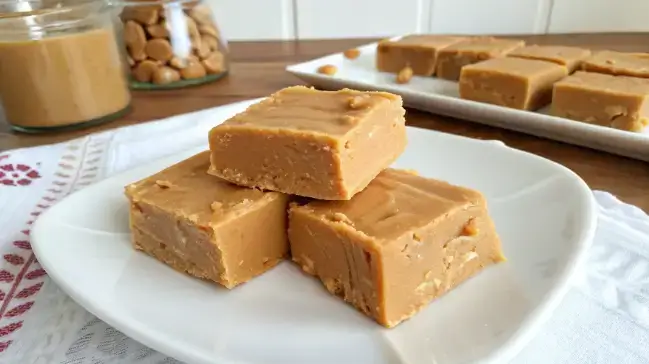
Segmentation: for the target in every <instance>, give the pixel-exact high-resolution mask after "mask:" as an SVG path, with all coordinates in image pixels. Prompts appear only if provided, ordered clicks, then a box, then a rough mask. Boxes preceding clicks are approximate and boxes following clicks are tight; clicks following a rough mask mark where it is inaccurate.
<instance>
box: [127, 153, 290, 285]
mask: <svg viewBox="0 0 649 364" xmlns="http://www.w3.org/2000/svg"><path fill="white" fill-rule="evenodd" d="M208 166H209V152H208V151H205V152H202V153H200V154H197V155H195V156H193V157H191V158H189V159H186V160H184V161H182V162H179V163H177V164H175V165H173V166H171V167H169V168H167V169H164V170H162V171H160V172H158V173H156V174H154V175H152V176H150V177H148V178H145V179H143V180H140V181H138V182H135V183H133V184H130V185H128V186H126V188H125V190H126V191H125V192H126V195H127V197H128V199H129V200H130V225H131V232H132V243H133V245H134V247H135V248H136V249H138V250H141V251H143V252H145V253H147V254H149V255H151V256H153V257H154V258H156V259H158V260H160V261H162V262H163V263H165V264H167V265H169V266H171V267H172V268H174V269H175V270H178V271H181V272H186V273H189V274H190V275H192V276H196V277H199V278H204V279H207V280H211V281H214V282H217V283H220V284H221V285H223V286H225V287H226V288H233V287H235V286H236V285H238V284H240V283H243V282H246V281H248V280H250V279H251V278H253V277H255V276H257V275H259V274H261V273H264V272H265V271H267V270H269V269H271V268H272V267H274V266H275V265H276V264H277V263H279V262H280V261H281V260H282V259H283V258H284V257H286V256H287V255H288V241H287V236H286V208H287V203H288V197H287V196H286V195H284V194H281V193H278V192H262V191H259V190H255V189H248V188H242V187H238V186H235V185H232V184H230V183H227V182H225V181H221V180H219V179H218V178H215V177H213V176H210V175H208V174H207V172H206V171H207V168H208Z"/></svg>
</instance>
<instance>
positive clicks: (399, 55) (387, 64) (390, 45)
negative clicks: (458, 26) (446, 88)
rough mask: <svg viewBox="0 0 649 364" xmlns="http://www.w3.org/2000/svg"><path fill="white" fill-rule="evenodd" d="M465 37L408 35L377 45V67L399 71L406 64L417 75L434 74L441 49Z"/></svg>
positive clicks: (394, 71) (385, 70) (380, 69)
mask: <svg viewBox="0 0 649 364" xmlns="http://www.w3.org/2000/svg"><path fill="white" fill-rule="evenodd" d="M463 39H465V38H461V37H449V36H441V35H408V36H405V37H403V38H401V39H398V40H396V41H382V42H379V44H378V45H377V52H376V68H377V69H378V70H379V71H381V72H392V73H398V72H399V71H401V70H402V69H404V68H405V67H406V66H409V67H410V68H412V72H413V74H415V75H420V76H432V75H433V74H434V73H435V66H436V65H437V53H438V52H439V50H440V49H442V48H445V47H448V46H449V45H451V44H454V43H457V42H460V41H462V40H463Z"/></svg>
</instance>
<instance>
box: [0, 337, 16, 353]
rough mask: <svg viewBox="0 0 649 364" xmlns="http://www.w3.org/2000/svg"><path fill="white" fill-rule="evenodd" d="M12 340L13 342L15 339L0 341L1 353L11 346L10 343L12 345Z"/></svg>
mask: <svg viewBox="0 0 649 364" xmlns="http://www.w3.org/2000/svg"><path fill="white" fill-rule="evenodd" d="M12 342H13V341H11V340H9V341H4V342H1V343H0V353H2V352H3V351H5V350H7V348H8V347H9V345H11V343H12Z"/></svg>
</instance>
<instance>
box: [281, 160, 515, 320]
mask: <svg viewBox="0 0 649 364" xmlns="http://www.w3.org/2000/svg"><path fill="white" fill-rule="evenodd" d="M288 234H289V241H290V244H291V253H292V256H293V261H295V262H296V263H297V264H298V265H299V266H301V267H302V270H304V272H306V273H308V274H310V275H314V276H316V277H318V278H319V279H320V280H321V281H322V282H323V284H324V286H325V287H326V289H327V290H328V291H329V292H331V293H332V294H333V295H336V296H338V297H340V298H341V299H343V300H345V301H346V302H348V303H350V304H351V305H353V306H354V307H356V308H357V309H358V310H360V311H362V312H363V313H365V314H366V315H367V316H369V317H371V318H373V319H374V320H375V321H377V322H378V323H379V324H381V325H384V326H386V327H394V326H396V325H398V324H399V323H400V322H402V321H403V320H405V319H408V318H409V317H411V316H413V315H414V314H415V313H417V312H418V311H419V310H421V309H422V308H423V307H425V306H426V305H427V304H428V303H429V302H430V301H431V300H433V299H435V298H437V297H440V296H441V295H443V294H445V293H446V292H448V291H449V290H451V289H452V288H454V287H456V286H458V285H459V284H460V283H462V282H463V281H465V280H466V279H468V278H469V277H471V276H473V275H475V274H476V273H478V272H479V271H481V270H482V269H483V268H485V267H486V266H489V265H491V264H494V263H497V262H500V261H503V260H504V257H503V255H502V252H501V247H500V241H499V238H498V236H497V233H496V230H495V228H494V225H493V223H492V221H491V219H490V217H489V214H488V212H487V205H486V202H485V199H484V197H483V196H482V195H481V194H480V193H479V192H476V191H473V190H470V189H466V188H462V187H457V186H453V185H450V184H448V183H445V182H441V181H436V180H431V179H426V178H423V177H419V176H416V175H414V174H411V173H410V172H406V171H401V170H394V169H387V170H385V171H383V172H382V173H381V174H380V175H379V176H378V177H377V178H376V179H375V180H374V181H372V183H371V184H370V185H369V186H368V187H367V188H366V189H365V190H363V192H361V193H359V194H358V195H356V196H354V198H353V199H352V200H351V201H313V202H309V203H308V204H306V205H302V206H299V205H297V204H293V205H292V206H291V208H290V210H289V232H288Z"/></svg>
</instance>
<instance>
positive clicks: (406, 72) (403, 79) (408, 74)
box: [397, 66, 412, 83]
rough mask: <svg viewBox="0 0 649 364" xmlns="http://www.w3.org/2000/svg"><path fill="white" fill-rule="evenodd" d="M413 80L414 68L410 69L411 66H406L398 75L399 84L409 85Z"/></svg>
mask: <svg viewBox="0 0 649 364" xmlns="http://www.w3.org/2000/svg"><path fill="white" fill-rule="evenodd" d="M411 78H412V68H410V66H406V67H404V68H403V69H402V70H401V71H399V73H398V74H397V83H408V82H410V79H411Z"/></svg>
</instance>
